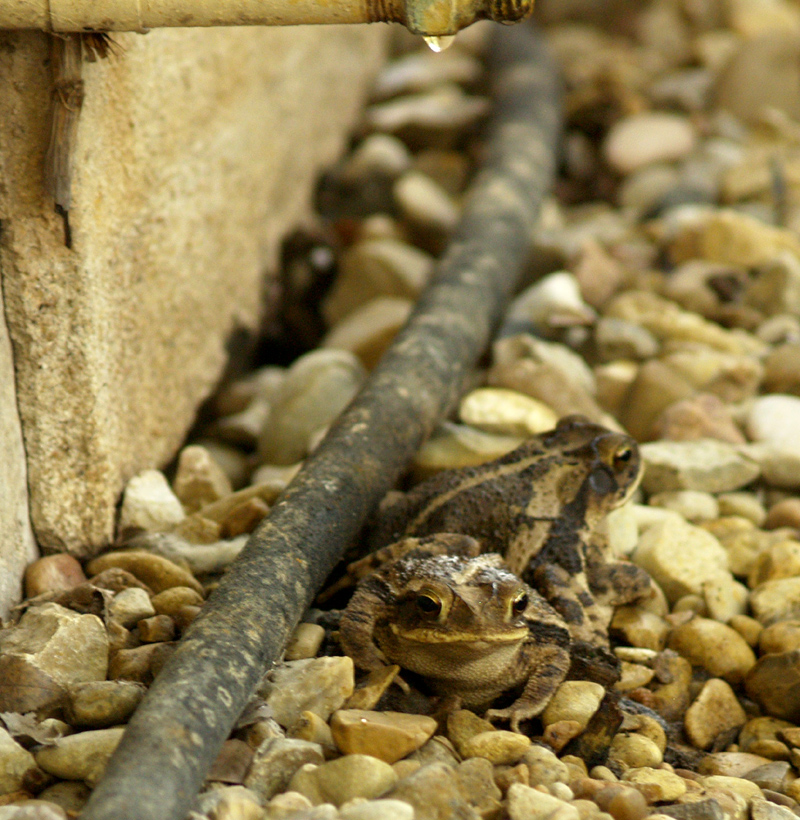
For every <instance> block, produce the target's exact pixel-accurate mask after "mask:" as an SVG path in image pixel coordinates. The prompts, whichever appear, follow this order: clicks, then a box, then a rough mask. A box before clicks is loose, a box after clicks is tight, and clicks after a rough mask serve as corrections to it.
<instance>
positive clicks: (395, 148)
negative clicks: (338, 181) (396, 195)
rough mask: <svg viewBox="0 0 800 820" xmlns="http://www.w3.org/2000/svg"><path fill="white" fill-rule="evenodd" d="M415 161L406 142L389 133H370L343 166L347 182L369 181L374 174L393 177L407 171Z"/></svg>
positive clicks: (344, 177) (342, 172) (343, 173)
mask: <svg viewBox="0 0 800 820" xmlns="http://www.w3.org/2000/svg"><path fill="white" fill-rule="evenodd" d="M412 162H413V158H412V156H411V152H410V151H409V150H408V148H407V147H406V146H405V144H404V143H403V142H402V141H401V140H399V139H397V137H392V136H390V135H389V134H370V135H369V136H368V137H366V138H365V139H364V140H362V141H361V143H359V145H358V146H357V147H356V148H355V149H354V150H353V151H352V153H351V154H350V155H349V156H348V157H347V159H346V160H345V162H344V165H343V167H342V171H341V174H342V178H343V179H344V180H346V181H347V182H356V183H358V182H361V183H364V182H368V181H369V179H370V177H372V176H373V175H378V176H383V177H389V178H390V179H393V178H395V177H398V176H400V174H402V173H405V172H406V171H407V170H408V169H409V168H410V167H411V164H412Z"/></svg>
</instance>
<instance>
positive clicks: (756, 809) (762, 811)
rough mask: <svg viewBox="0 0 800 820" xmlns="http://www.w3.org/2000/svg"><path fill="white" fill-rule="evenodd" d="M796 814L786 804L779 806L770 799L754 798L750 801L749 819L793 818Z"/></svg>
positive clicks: (786, 819) (791, 819)
mask: <svg viewBox="0 0 800 820" xmlns="http://www.w3.org/2000/svg"><path fill="white" fill-rule="evenodd" d="M795 817H797V814H796V813H795V812H794V811H792V809H790V808H789V807H788V806H781V805H779V804H777V803H773V802H772V801H771V800H764V799H761V800H758V799H754V800H753V801H751V803H750V819H751V820H794V818H795Z"/></svg>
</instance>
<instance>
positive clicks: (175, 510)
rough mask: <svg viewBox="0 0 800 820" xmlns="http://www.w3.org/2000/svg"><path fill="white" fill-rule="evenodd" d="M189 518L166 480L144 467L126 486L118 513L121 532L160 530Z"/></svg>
mask: <svg viewBox="0 0 800 820" xmlns="http://www.w3.org/2000/svg"><path fill="white" fill-rule="evenodd" d="M185 517H186V513H185V512H184V509H183V507H182V506H181V502H180V501H179V500H178V498H177V496H176V495H175V493H173V492H172V488H171V487H170V486H169V483H168V482H167V479H166V478H165V477H164V474H163V473H162V472H159V471H158V470H143V471H142V472H141V473H139V474H138V475H135V476H134V477H133V478H132V479H131V480H130V481H129V482H128V483H127V485H126V486H125V492H124V493H123V495H122V509H121V510H120V513H119V526H118V529H119V532H120V533H121V534H122V535H126V534H129V533H137V532H160V531H162V530H168V529H171V528H172V527H174V526H175V525H176V524H180V523H181V521H183V519H184V518H185Z"/></svg>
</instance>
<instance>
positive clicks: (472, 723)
mask: <svg viewBox="0 0 800 820" xmlns="http://www.w3.org/2000/svg"><path fill="white" fill-rule="evenodd" d="M491 731H494V726H493V725H492V724H491V723H490V722H489V721H488V720H485V719H484V718H481V717H478V716H477V715H476V714H475V713H474V712H472V711H470V710H469V709H457V710H456V711H454V712H450V714H449V715H448V716H447V736H448V738H449V739H450V741H451V742H452V743H453V745H454V746H455V747H456V749H458V752H459V754H460V755H461V756H462V757H466V755H464V754H463V752H462V746H464V744H466V743H467V741H469V740H470V738H472V737H474V736H475V735H478V734H483V733H485V732H491Z"/></svg>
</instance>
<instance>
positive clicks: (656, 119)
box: [603, 111, 697, 174]
mask: <svg viewBox="0 0 800 820" xmlns="http://www.w3.org/2000/svg"><path fill="white" fill-rule="evenodd" d="M696 139H697V137H696V134H695V130H694V127H693V126H692V123H691V121H690V120H689V119H688V118H687V117H683V116H680V115H678V114H668V113H663V112H659V111H648V112H644V113H641V114H632V115H629V116H628V117H624V118H622V119H620V120H618V121H617V122H616V123H615V124H614V126H612V128H611V129H610V131H609V133H608V135H607V136H606V139H605V142H604V144H603V154H604V155H605V158H606V160H607V161H608V163H609V164H610V165H611V166H612V167H613V168H614V169H615V170H617V171H619V172H620V173H623V174H629V173H631V172H632V171H635V170H637V169H638V168H642V167H644V166H645V165H652V164H653V163H657V162H670V161H673V160H677V159H682V158H683V157H685V156H687V155H688V154H689V153H690V152H691V151H692V149H693V148H694V145H695V141H696Z"/></svg>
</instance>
